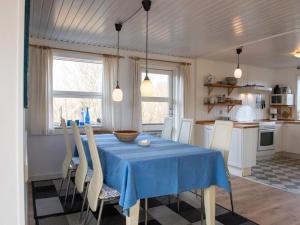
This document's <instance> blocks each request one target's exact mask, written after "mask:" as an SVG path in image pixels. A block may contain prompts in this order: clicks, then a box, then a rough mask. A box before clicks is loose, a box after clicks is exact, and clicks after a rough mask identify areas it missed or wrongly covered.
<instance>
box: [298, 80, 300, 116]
mask: <svg viewBox="0 0 300 225" xmlns="http://www.w3.org/2000/svg"><path fill="white" fill-rule="evenodd" d="M297 119H298V120H299V119H300V76H298V77H297Z"/></svg>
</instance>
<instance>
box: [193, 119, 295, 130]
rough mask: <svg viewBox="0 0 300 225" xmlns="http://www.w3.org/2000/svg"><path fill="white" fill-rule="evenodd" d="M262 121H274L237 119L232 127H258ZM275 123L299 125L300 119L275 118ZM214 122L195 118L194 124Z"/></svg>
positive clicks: (210, 123) (213, 121)
mask: <svg viewBox="0 0 300 225" xmlns="http://www.w3.org/2000/svg"><path fill="white" fill-rule="evenodd" d="M263 121H274V120H269V119H261V120H257V121H254V122H250V123H240V122H237V121H233V122H234V128H242V129H244V128H258V127H259V122H263ZM275 122H276V123H277V124H299V125H300V120H275ZM214 123H215V120H197V121H196V122H195V124H197V125H212V124H214Z"/></svg>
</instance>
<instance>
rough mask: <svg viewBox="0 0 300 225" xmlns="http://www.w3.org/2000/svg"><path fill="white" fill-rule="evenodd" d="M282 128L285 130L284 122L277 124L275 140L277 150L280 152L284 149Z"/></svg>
mask: <svg viewBox="0 0 300 225" xmlns="http://www.w3.org/2000/svg"><path fill="white" fill-rule="evenodd" d="M282 130H283V127H282V124H276V130H275V140H274V143H275V151H276V152H280V151H282V150H283V147H282V133H283V132H282Z"/></svg>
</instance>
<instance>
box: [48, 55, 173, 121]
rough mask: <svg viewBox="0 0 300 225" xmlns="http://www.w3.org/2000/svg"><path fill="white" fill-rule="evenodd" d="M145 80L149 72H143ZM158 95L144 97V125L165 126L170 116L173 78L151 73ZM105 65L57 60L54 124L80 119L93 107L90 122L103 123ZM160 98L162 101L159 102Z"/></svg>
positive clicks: (54, 90)
mask: <svg viewBox="0 0 300 225" xmlns="http://www.w3.org/2000/svg"><path fill="white" fill-rule="evenodd" d="M141 76H142V79H144V77H145V73H142V75H141ZM149 77H150V79H151V81H152V84H153V89H154V90H153V93H154V96H152V97H151V100H150V99H149V98H147V97H143V98H142V99H143V101H142V103H141V104H142V123H144V124H145V123H163V121H164V118H165V117H166V116H168V114H169V102H168V98H169V76H168V75H166V74H156V73H154V74H153V73H149ZM102 79H103V64H101V63H100V62H99V61H98V62H90V61H76V60H74V59H69V60H68V59H65V58H63V59H61V58H57V59H54V61H53V96H54V98H53V122H54V126H59V125H60V118H61V116H62V117H63V118H65V119H66V120H79V119H80V117H81V114H80V113H81V110H82V108H83V109H84V110H86V108H87V107H88V108H89V113H90V121H91V123H92V124H97V123H98V124H99V121H101V119H102V85H103V82H102ZM156 97H158V99H159V100H158V101H156V99H155V98H156Z"/></svg>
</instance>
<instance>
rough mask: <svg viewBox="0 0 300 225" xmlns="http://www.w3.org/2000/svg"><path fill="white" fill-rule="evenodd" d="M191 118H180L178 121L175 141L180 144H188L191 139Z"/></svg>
mask: <svg viewBox="0 0 300 225" xmlns="http://www.w3.org/2000/svg"><path fill="white" fill-rule="evenodd" d="M193 123H194V122H193V120H192V119H182V120H181V122H180V127H179V132H178V138H177V141H178V142H180V143H182V144H190V143H191V140H192V131H193Z"/></svg>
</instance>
